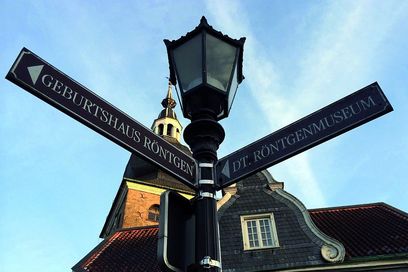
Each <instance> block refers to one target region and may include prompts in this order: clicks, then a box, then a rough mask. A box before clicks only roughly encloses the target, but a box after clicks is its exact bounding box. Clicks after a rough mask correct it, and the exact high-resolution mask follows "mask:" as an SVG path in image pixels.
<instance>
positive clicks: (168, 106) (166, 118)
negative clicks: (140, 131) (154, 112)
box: [152, 81, 182, 143]
mask: <svg viewBox="0 0 408 272" xmlns="http://www.w3.org/2000/svg"><path fill="white" fill-rule="evenodd" d="M171 86H172V85H171V83H170V81H169V86H168V89H167V96H166V98H164V99H163V101H162V103H161V104H162V106H163V108H164V109H163V110H162V111H161V112H160V114H159V116H158V117H157V119H156V120H154V122H153V125H152V130H153V131H154V132H155V133H156V134H158V135H160V136H162V137H164V138H165V139H166V140H168V141H169V142H173V143H174V142H175V141H176V142H177V143H179V142H180V135H181V130H182V127H181V124H180V122H179V120H178V119H177V116H176V112H175V111H174V107H176V101H175V100H174V99H173V94H172V87H171Z"/></svg>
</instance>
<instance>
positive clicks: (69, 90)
mask: <svg viewBox="0 0 408 272" xmlns="http://www.w3.org/2000/svg"><path fill="white" fill-rule="evenodd" d="M6 78H7V79H8V80H10V81H12V82H13V83H15V84H17V85H18V86H20V87H21V88H23V89H25V90H26V91H28V92H30V93H31V94H33V95H35V96H37V97H38V98H40V99H42V100H44V101H45V102H47V103H49V104H50V105H52V106H54V107H56V108H57V109H59V110H61V111H63V112H65V113H66V114H68V115H69V116H71V117H72V118H74V119H76V120H77V121H79V122H81V123H83V124H84V125H86V126H88V127H90V128H91V129H93V130H95V131H96V132H98V133H100V134H102V135H103V136H105V137H107V138H108V139H110V140H112V141H113V142H115V143H117V144H119V145H120V146H122V147H124V148H126V149H127V150H129V151H130V152H134V153H136V154H138V155H140V156H141V157H143V158H145V159H147V160H148V161H150V162H152V163H153V164H155V165H157V166H158V167H160V168H162V169H163V170H165V171H166V172H168V173H169V174H170V175H172V176H174V177H176V178H178V179H179V180H181V181H182V182H183V183H185V184H186V185H187V186H190V187H191V188H195V185H194V183H195V171H196V169H195V168H196V166H195V160H194V159H193V158H191V157H190V156H189V155H187V154H185V153H184V152H182V151H180V150H179V149H177V148H176V147H174V146H173V145H171V144H170V143H168V142H166V141H165V140H164V139H162V138H161V137H159V136H158V135H156V134H154V133H153V132H152V131H151V130H150V129H148V128H146V127H145V126H143V125H142V124H140V123H139V122H137V121H136V120H134V119H132V118H131V117H129V116H128V115H126V114H125V113H123V112H122V111H120V110H119V109H117V108H115V107H114V106H112V105H111V104H110V103H108V102H107V101H105V100H103V99H102V98H100V97H99V96H97V95H96V94H94V93H93V92H91V91H90V90H88V89H87V88H85V87H84V86H82V85H81V84H79V83H78V82H76V81H75V80H73V79H72V78H70V77H68V76H67V75H65V74H64V73H62V72H61V71H59V70H58V69H56V68H55V67H53V66H51V65H50V64H49V63H47V62H45V61H44V60H42V59H41V58H40V57H38V56H36V55H35V54H34V53H32V52H31V51H29V50H28V49H26V48H23V49H22V50H21V52H20V54H19V55H18V57H17V60H16V61H15V62H14V64H13V66H12V67H11V69H10V71H9V72H8V74H7V76H6Z"/></svg>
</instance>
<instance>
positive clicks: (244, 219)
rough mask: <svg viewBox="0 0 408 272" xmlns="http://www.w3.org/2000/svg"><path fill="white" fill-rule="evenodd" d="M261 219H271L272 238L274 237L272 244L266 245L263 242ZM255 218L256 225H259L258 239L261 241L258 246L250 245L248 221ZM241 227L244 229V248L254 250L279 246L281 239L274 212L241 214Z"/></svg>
mask: <svg viewBox="0 0 408 272" xmlns="http://www.w3.org/2000/svg"><path fill="white" fill-rule="evenodd" d="M261 219H269V220H270V223H271V224H270V228H271V238H272V245H270V246H264V245H263V244H262V238H261V229H260V224H259V221H260V220H261ZM253 220H255V221H256V222H257V223H256V227H257V236H258V241H259V246H257V247H250V243H249V235H248V228H247V222H248V221H253ZM241 229H242V238H243V239H242V240H243V243H244V250H254V249H264V248H276V247H279V240H278V233H277V231H276V224H275V218H274V216H273V213H263V214H251V215H241Z"/></svg>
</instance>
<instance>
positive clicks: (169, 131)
mask: <svg viewBox="0 0 408 272" xmlns="http://www.w3.org/2000/svg"><path fill="white" fill-rule="evenodd" d="M172 131H173V125H172V124H168V125H167V135H168V136H171V132H172Z"/></svg>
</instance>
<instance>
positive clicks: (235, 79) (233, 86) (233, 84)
mask: <svg viewBox="0 0 408 272" xmlns="http://www.w3.org/2000/svg"><path fill="white" fill-rule="evenodd" d="M237 70H238V69H237V66H236V65H235V67H234V77H233V78H232V82H231V89H230V93H229V95H228V109H229V110H231V106H232V102H233V100H234V96H235V93H236V92H237V89H238V76H237V73H238V72H237Z"/></svg>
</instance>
